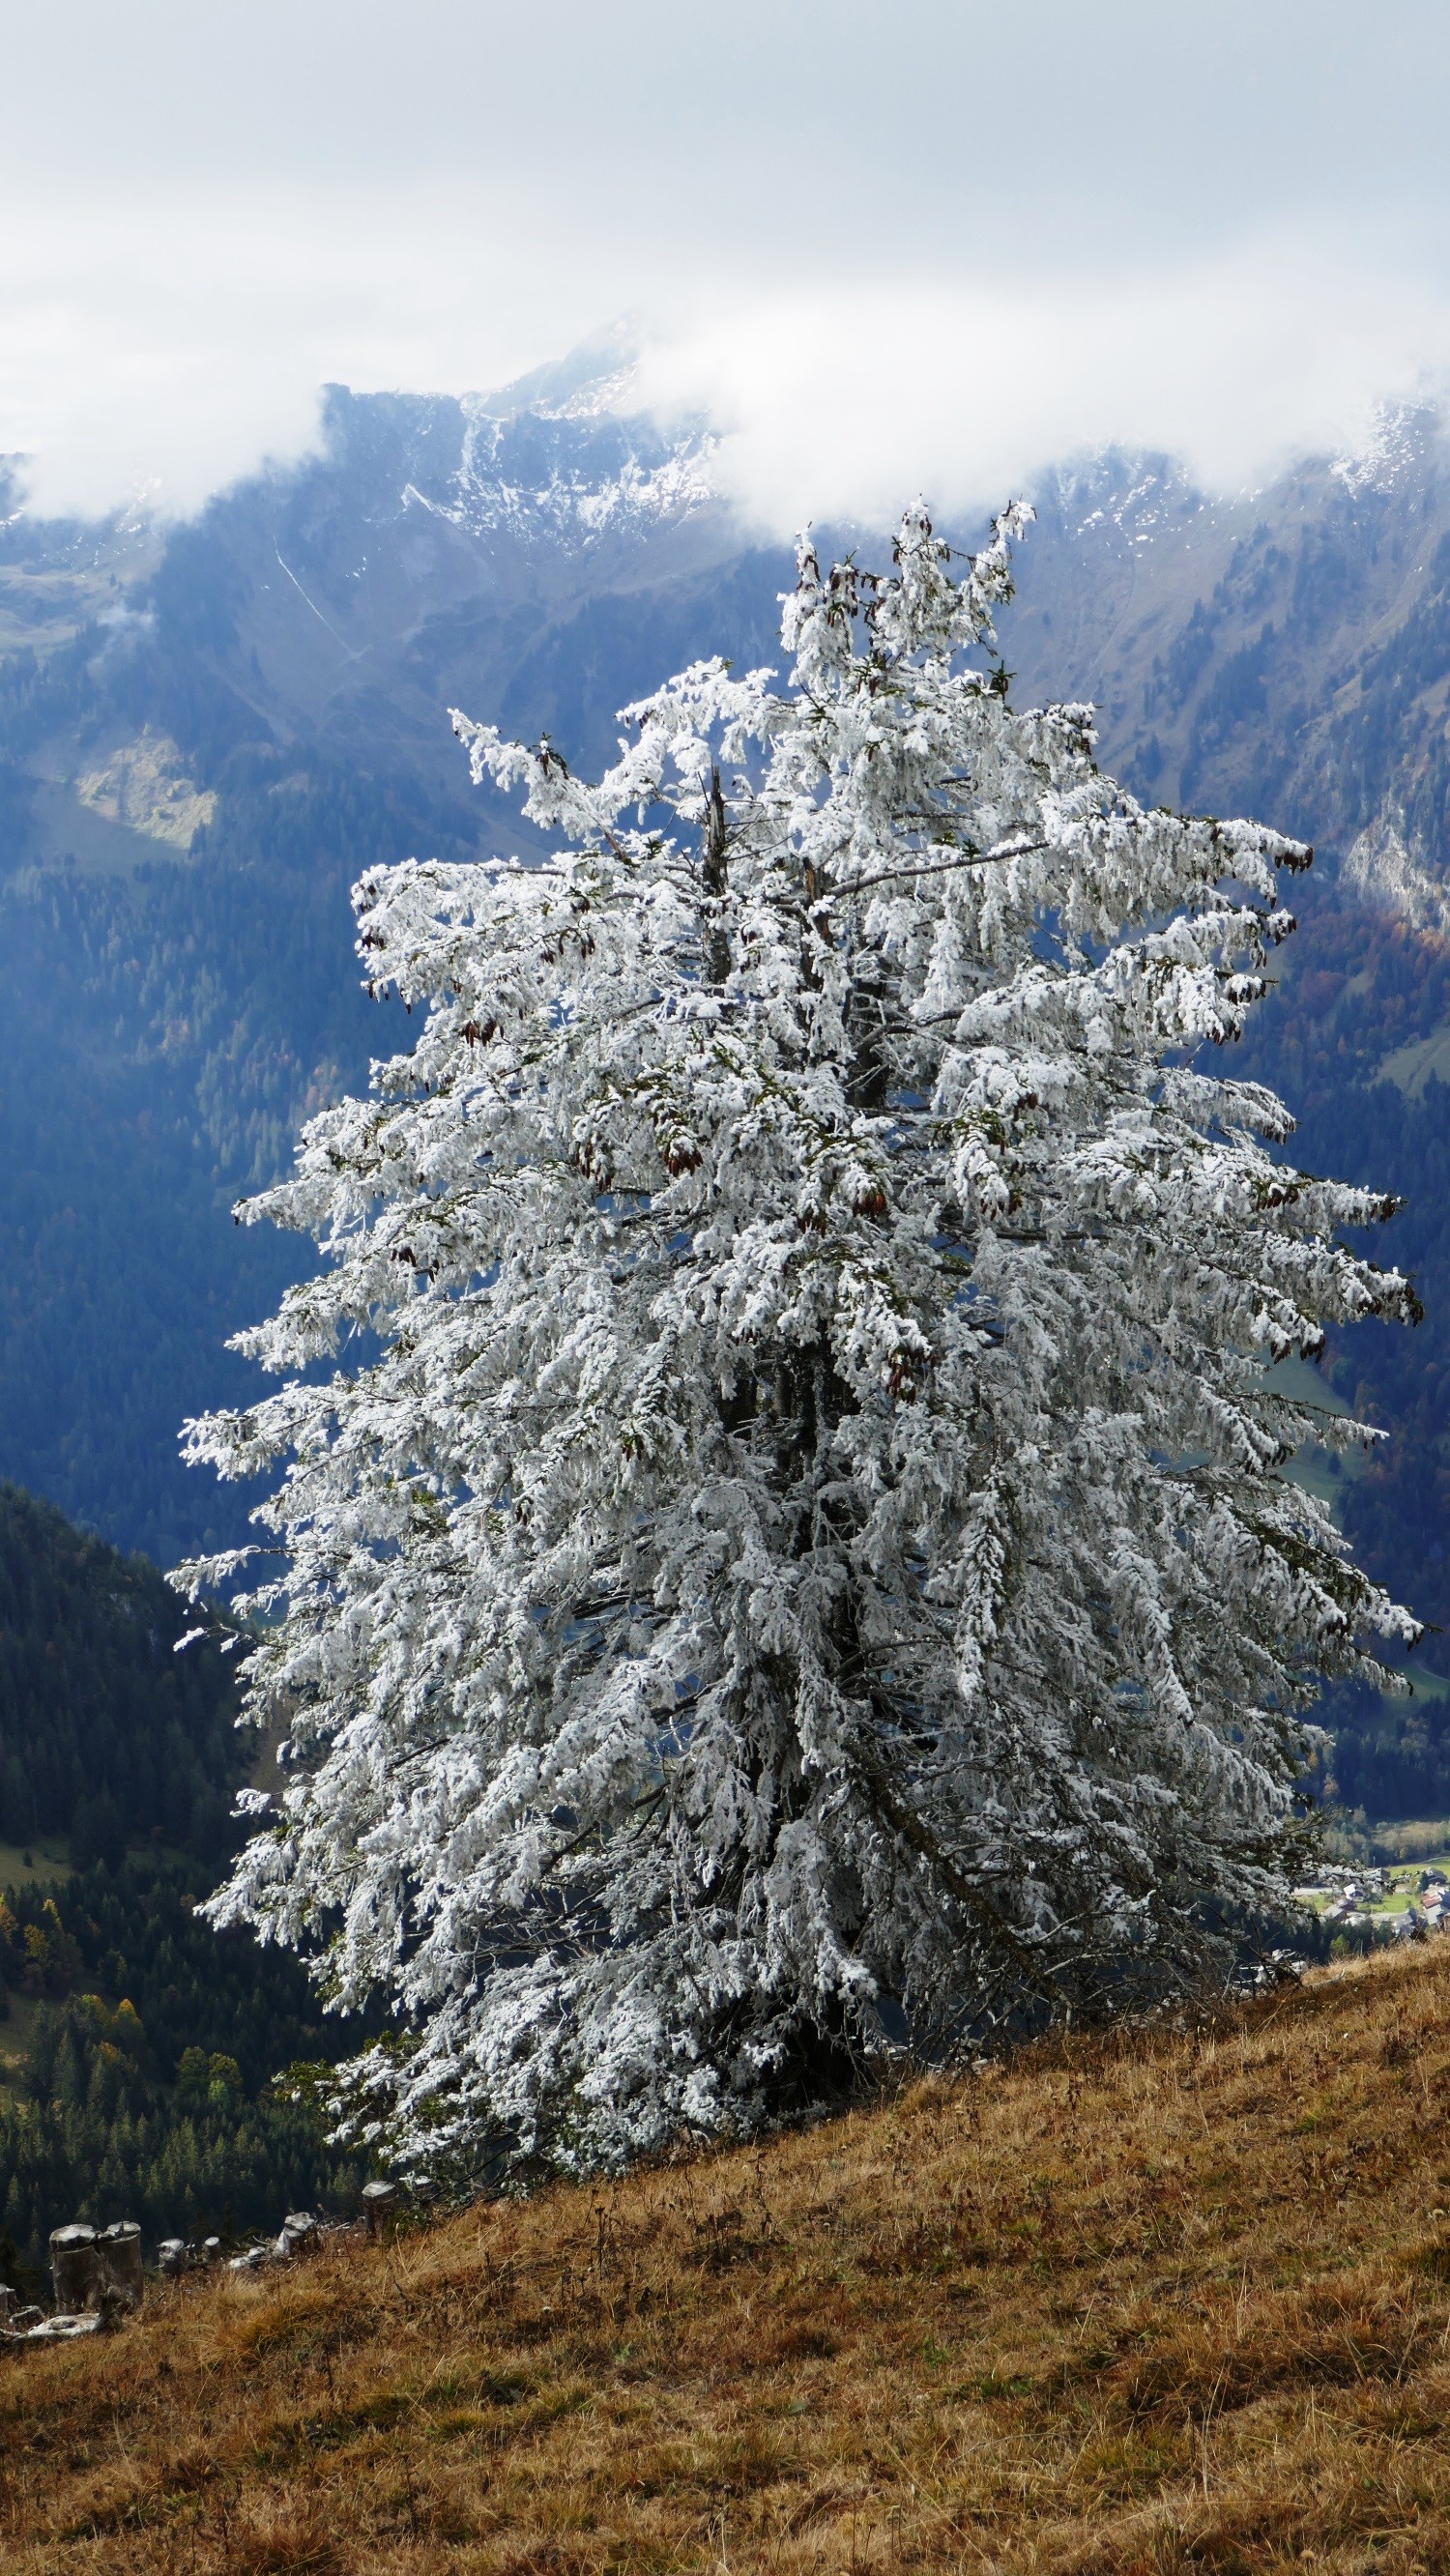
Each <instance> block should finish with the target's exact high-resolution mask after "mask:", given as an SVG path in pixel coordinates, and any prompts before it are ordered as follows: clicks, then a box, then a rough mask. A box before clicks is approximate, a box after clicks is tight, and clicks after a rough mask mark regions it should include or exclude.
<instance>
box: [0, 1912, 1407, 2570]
mask: <svg viewBox="0 0 1450 2576" xmlns="http://www.w3.org/2000/svg"><path fill="white" fill-rule="evenodd" d="M1447 2016H1450V1942H1446V1941H1443V1940H1440V1941H1437V1942H1435V1943H1434V1944H1433V1945H1431V1946H1430V1947H1429V1948H1422V1949H1420V1950H1417V1951H1414V1952H1410V1953H1408V1954H1406V1953H1401V1954H1400V1955H1398V1956H1385V1955H1380V1956H1378V1957H1376V1958H1375V1959H1373V1960H1372V1961H1371V1962H1369V1963H1368V1964H1367V1965H1364V1966H1356V1967H1351V1968H1339V1969H1331V1970H1328V1971H1320V1972H1316V1973H1315V1974H1313V1975H1312V1976H1311V1978H1310V1979H1309V1980H1308V1981H1307V1982H1306V1984H1305V1986H1304V1987H1303V1988H1301V1989H1298V1990H1292V1991H1290V1992H1288V1993H1286V1994H1284V1995H1281V1996H1278V1997H1276V1998H1272V1999H1268V2000H1266V2001H1263V2002H1260V2003H1256V2004H1253V2005H1251V2006H1248V2007H1245V2008H1243V2009H1241V2010H1240V2011H1238V2012H1237V2013H1235V2014H1232V2015H1230V2016H1228V2017H1227V2018H1225V2019H1222V2020H1220V2021H1219V2022H1218V2023H1216V2024H1214V2025H1213V2026H1209V2025H1207V2024H1205V2025H1204V2026H1202V2027H1197V2028H1191V2029H1160V2030H1158V2031H1155V2032H1152V2033H1149V2034H1141V2033H1140V2034H1136V2035H1135V2034H1130V2033H1127V2032H1120V2033H1118V2034H1116V2035H1115V2036H1113V2037H1112V2038H1108V2039H1104V2038H1100V2037H1088V2036H1079V2037H1073V2038H1069V2039H1067V2040H1065V2041H1063V2042H1061V2043H1059V2044H1056V2045H1054V2046H1053V2047H1051V2048H1046V2049H1042V2050H1039V2051H1037V2052H1035V2053H1033V2054H1029V2055H1026V2056H1023V2057H1021V2058H1018V2059H1017V2060H1015V2061H1013V2062H1010V2063H1008V2064H1007V2065H1005V2066H993V2067H989V2068H987V2069H986V2070H984V2071H983V2072H982V2073H981V2074H979V2075H977V2076H975V2077H972V2078H970V2079H968V2080H967V2081H966V2082H964V2083H962V2084H960V2085H957V2086H947V2085H935V2084H932V2085H922V2086H918V2087H917V2088H915V2089H914V2090H912V2091H910V2092H908V2093H907V2094H905V2095H904V2096H903V2097H902V2098H901V2099H900V2100H899V2101H897V2102H895V2103H891V2104H887V2105H884V2106H883V2107H881V2108H877V2109H872V2110H866V2111H861V2112H858V2113H856V2114H854V2115H853V2116H851V2117H848V2118H845V2119H842V2120H837V2121H834V2122H832V2123H829V2124H827V2125H824V2126H822V2127H819V2128H817V2129H815V2130H812V2131H807V2132H805V2133H802V2134H795V2135H790V2136H786V2137H783V2138H781V2139H779V2140H777V2141H775V2142H774V2143H773V2144H771V2145H768V2146H766V2147H765V2148H763V2149H759V2150H750V2151H748V2152H740V2153H735V2154H722V2155H717V2156H713V2157H709V2158H702V2159H700V2160H698V2161H695V2162H689V2161H682V2162H679V2163H676V2164H674V2165H671V2166H669V2167H666V2168H664V2169H662V2170H659V2171H655V2172H649V2173H642V2174H639V2175H636V2176H634V2177H632V2178H630V2179H627V2180H625V2181H622V2182H617V2183H608V2184H603V2185H592V2186H585V2187H580V2188H577V2189H571V2188H557V2189H554V2190H552V2191H549V2192H546V2193H544V2194H541V2195H540V2196H539V2197H538V2198H537V2199H535V2200H532V2201H528V2202H522V2203H519V2202H510V2203H495V2204H493V2205H492V2206H483V2205H480V2206H478V2207H476V2208H474V2209H471V2210H467V2211H465V2212H463V2213H462V2214H461V2215H459V2216H457V2217H454V2218H451V2219H448V2220H446V2221H443V2222H442V2223H439V2224H437V2225H435V2226H433V2227H431V2228H428V2229H426V2230H423V2231H420V2232H418V2233H416V2234H412V2235H405V2236H404V2237H402V2238H401V2239H400V2241H399V2242H398V2243H397V2244H396V2245H393V2246H387V2247H369V2246H368V2245H367V2244H366V2243H364V2242H363V2241H362V2240H361V2239H360V2238H358V2237H356V2236H348V2237H346V2238H343V2239H334V2240H333V2244H332V2247H331V2248H330V2249H329V2250H328V2251H326V2252H324V2253H323V2254H321V2255H320V2256H318V2257H316V2258H314V2259H313V2260H311V2261H309V2262H306V2263H305V2264H299V2265H297V2266H296V2267H294V2268H293V2269H291V2270H289V2271H286V2272H274V2273H272V2274H269V2275H253V2276H251V2277H248V2278H244V2279H241V2280H231V2279H224V2280H220V2281H218V2280H217V2279H215V2278H206V2277H201V2278H194V2279H192V2280H190V2281H188V2282H185V2283H183V2284H181V2285H179V2286H177V2287H173V2288H169V2289H162V2290H155V2291H153V2292H152V2293H151V2295H150V2299H149V2303H148V2307H147V2309H146V2312H145V2314H144V2316H143V2318H142V2319H141V2321H140V2322H139V2323H138V2324H136V2325H134V2326H133V2327H131V2328H129V2329H128V2330H127V2331H126V2334H125V2337H124V2340H122V2341H119V2342H116V2343H110V2344H106V2343H101V2344H92V2345H73V2346H71V2347H70V2348H69V2349H64V2350H56V2351H51V2352H36V2353H34V2354H27V2355H26V2356H25V2358H24V2359H23V2361H17V2362H15V2363H13V2364H11V2365H10V2366H9V2367H8V2369H7V2370H6V2371H5V2372H4V2373H3V2375H0V2409H3V2410H4V2422H5V2431H4V2439H3V2442H0V2531H3V2532H4V2534H5V2535H6V2538H7V2540H8V2542H9V2545H10V2551H11V2555H12V2559H13V2562H14V2563H15V2564H16V2565H17V2566H24V2567H25V2568H26V2569H27V2570H28V2571H31V2576H42V2571H52V2570H54V2571H60V2570H66V2571H79V2570H95V2571H97V2576H100V2571H102V2570H115V2571H120V2570H123V2569H125V2570H131V2569H135V2568H140V2567H147V2568H157V2569H161V2568H167V2569H177V2570H180V2569H186V2570H188V2571H190V2570H196V2571H198V2576H207V2571H211V2570H222V2569H234V2570H241V2571H247V2576H264V2571H277V2572H278V2576H281V2571H283V2570H293V2571H297V2576H301V2571H310V2576H372V2571H381V2570H383V2569H385V2568H386V2569H394V2568H397V2567H399V2566H406V2567H408V2568H410V2569H416V2570H417V2571H418V2576H428V2571H429V2570H438V2571H440V2576H441V2571H442V2570H443V2569H444V2568H447V2569H448V2570H449V2571H450V2576H455V2571H465V2570H475V2569H476V2570H478V2571H480V2576H483V2572H484V2571H487V2576H526V2571H527V2576H544V2571H550V2576H604V2571H606V2570H610V2571H619V2576H625V2571H640V2576H643V2571H646V2570H656V2571H664V2570H666V2569H670V2570H679V2571H687V2570H699V2571H702V2576H703V2571H706V2570H709V2571H712V2576H714V2571H719V2570H724V2569H731V2570H747V2569H757V2568H758V2569H762V2570H764V2569H766V2568H769V2569H772V2570H775V2569H780V2570H786V2571H789V2570H802V2571H804V2570H807V2569H822V2570H825V2569H833V2570H834V2569H846V2568H850V2569H852V2570H854V2571H865V2570H868V2569H869V2570H877V2569H879V2570H882V2571H886V2570H889V2569H892V2568H897V2567H901V2568H908V2567H931V2568H933V2569H936V2568H943V2569H956V2568H960V2569H963V2570H965V2569H971V2570H974V2571H976V2570H985V2569H989V2568H995V2569H1006V2568H1012V2569H1014V2570H1015V2569H1018V2568H1022V2569H1034V2570H1039V2571H1043V2576H1047V2571H1053V2576H1068V2571H1073V2576H1167V2571H1170V2570H1172V2571H1178V2576H1187V2571H1188V2570H1190V2569H1210V2568H1212V2569H1215V2570H1221V2571H1237V2576H1249V2571H1253V2576H1268V2571H1273V2570H1287V2569H1289V2568H1300V2567H1304V2566H1312V2567H1314V2568H1315V2569H1317V2570H1320V2571H1325V2576H1329V2571H1334V2576H1350V2571H1354V2576H1360V2571H1363V2570H1365V2569H1368V2568H1371V2567H1373V2568H1374V2569H1376V2570H1379V2571H1383V2576H1423V2571H1428V2570H1432V2569H1439V2568H1443V2567H1444V2566H1445V2565H1446V2564H1447V2563H1450V2451H1447V2448H1446V2443H1445V2439H1444V2428H1445V2424H1446V2421H1447V2417H1450V2360H1447V2346H1450V2221H1447V2215H1446V2205H1447V2202H1450V2146H1447V2140H1446V2135H1445V2125H1444V2106H1445V2101H1446V2088H1447V2083H1450V2037H1447Z"/></svg>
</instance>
